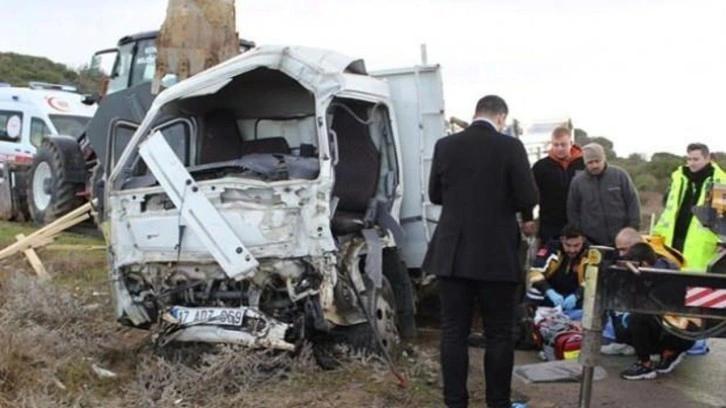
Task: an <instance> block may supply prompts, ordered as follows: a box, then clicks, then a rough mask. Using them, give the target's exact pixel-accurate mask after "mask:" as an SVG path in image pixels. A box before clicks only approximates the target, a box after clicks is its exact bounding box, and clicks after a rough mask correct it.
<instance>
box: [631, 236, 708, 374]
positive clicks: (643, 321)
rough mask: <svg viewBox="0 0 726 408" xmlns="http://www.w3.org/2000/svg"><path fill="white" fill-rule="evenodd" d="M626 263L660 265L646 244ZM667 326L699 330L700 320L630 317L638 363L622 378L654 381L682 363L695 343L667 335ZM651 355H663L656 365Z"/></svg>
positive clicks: (668, 316) (640, 246) (635, 314)
mask: <svg viewBox="0 0 726 408" xmlns="http://www.w3.org/2000/svg"><path fill="white" fill-rule="evenodd" d="M623 260H624V261H627V262H630V263H632V264H633V265H634V266H636V267H653V266H659V265H658V264H659V262H658V256H657V255H656V253H655V251H654V250H653V248H652V247H651V246H650V245H648V244H646V243H644V242H643V243H637V244H635V245H633V246H632V247H631V248H630V249H629V250H628V252H627V253H626V254H625V256H623ZM671 265H672V264H671ZM673 269H677V268H675V267H674V268H673ZM664 324H670V325H677V326H681V327H680V328H681V329H686V328H696V327H697V326H698V325H700V321H699V320H698V319H688V318H683V317H678V316H671V315H667V316H656V315H644V314H639V313H633V314H631V315H630V322H629V325H628V328H629V330H630V336H631V339H632V342H633V347H635V354H636V356H637V357H638V360H637V361H636V362H634V363H633V364H632V365H631V366H630V367H628V368H627V369H626V370H625V371H623V372H621V373H620V377H622V378H623V379H626V380H651V379H654V378H656V377H657V376H658V374H666V373H670V372H671V371H673V369H674V368H676V366H677V365H678V364H680V363H681V362H682V361H683V359H684V358H685V357H686V351H688V349H690V348H691V347H692V346H693V344H694V342H693V341H691V340H685V339H682V338H680V337H676V336H674V335H672V334H670V333H668V332H667V331H666V330H665V329H664V328H663V325H664ZM652 354H656V355H660V360H659V361H658V362H657V363H656V362H654V361H652V360H651V358H650V356H651V355H652Z"/></svg>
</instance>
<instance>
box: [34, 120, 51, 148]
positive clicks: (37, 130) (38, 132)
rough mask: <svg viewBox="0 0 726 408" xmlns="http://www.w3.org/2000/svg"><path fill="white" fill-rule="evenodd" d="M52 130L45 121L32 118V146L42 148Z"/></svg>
mask: <svg viewBox="0 0 726 408" xmlns="http://www.w3.org/2000/svg"><path fill="white" fill-rule="evenodd" d="M50 133H51V132H50V128H49V127H48V125H46V124H45V121H44V120H43V119H39V118H32V119H31V120H30V144H32V145H33V146H35V147H40V143H41V142H42V141H43V137H45V136H48V135H49V134H50Z"/></svg>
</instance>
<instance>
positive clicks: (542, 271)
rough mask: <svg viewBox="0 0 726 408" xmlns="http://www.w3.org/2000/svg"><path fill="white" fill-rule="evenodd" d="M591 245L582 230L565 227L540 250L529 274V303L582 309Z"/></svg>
mask: <svg viewBox="0 0 726 408" xmlns="http://www.w3.org/2000/svg"><path fill="white" fill-rule="evenodd" d="M588 247H589V244H588V243H587V241H586V239H585V234H584V233H583V232H582V231H580V230H579V229H577V228H575V227H572V226H569V225H568V226H565V228H564V229H563V230H562V233H561V234H560V238H559V239H555V240H552V241H551V242H550V243H549V244H548V245H547V246H546V247H545V248H542V249H540V250H539V252H537V258H536V259H535V261H534V263H533V265H532V269H531V270H530V272H529V275H528V280H529V284H530V288H529V289H528V290H527V298H526V303H527V304H529V305H532V306H535V307H538V306H549V307H553V306H561V307H562V309H563V310H565V311H571V310H574V309H581V308H582V296H583V293H584V286H583V285H584V283H585V263H586V261H587V259H586V257H585V254H586V253H587V249H588Z"/></svg>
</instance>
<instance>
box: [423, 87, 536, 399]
mask: <svg viewBox="0 0 726 408" xmlns="http://www.w3.org/2000/svg"><path fill="white" fill-rule="evenodd" d="M507 114H508V108H507V105H506V103H505V102H504V100H503V99H502V98H500V97H498V96H493V95H490V96H485V97H484V98H482V99H480V100H479V102H478V103H477V106H476V114H475V117H474V121H473V122H472V124H471V126H469V127H468V128H466V129H465V130H464V131H462V132H460V133H456V134H453V135H450V136H447V137H445V138H443V139H440V140H439V141H438V142H437V143H436V147H435V149H434V157H433V163H432V167H431V177H430V180H429V197H430V199H431V202H433V203H434V204H440V205H442V210H441V217H440V218H439V223H438V226H437V227H436V231H435V233H434V236H433V238H432V240H431V243H430V246H429V249H428V251H427V253H426V257H425V259H424V264H423V268H424V269H425V270H426V271H427V272H430V273H433V274H435V275H437V276H438V278H439V279H438V283H439V290H440V297H441V323H442V337H441V365H442V370H443V378H444V402H445V404H446V406H447V407H466V406H467V404H468V399H469V396H468V391H467V388H466V381H467V376H468V372H469V350H468V347H467V338H468V336H469V332H470V328H471V323H472V315H473V311H474V305H475V304H478V305H479V307H480V313H481V316H482V320H483V326H484V331H485V333H486V353H485V357H484V365H485V379H486V385H487V387H486V400H487V405H488V406H489V407H507V408H509V407H510V406H511V402H510V392H511V373H512V367H513V364H514V341H513V337H512V327H513V326H514V295H515V289H516V288H517V285H518V284H520V283H522V281H523V273H522V270H521V268H522V266H521V264H520V262H519V257H518V250H519V245H520V230H519V226H518V223H517V217H516V213H517V212H523V211H530V210H531V209H532V207H534V205H535V204H536V203H537V188H536V186H535V184H534V178H533V177H532V172H531V170H530V167H529V161H528V159H527V153H526V151H525V149H524V146H523V145H522V142H520V141H519V140H518V139H515V138H513V137H510V136H506V135H503V134H501V133H500V132H499V131H500V129H502V127H503V126H504V124H505V121H506V117H507ZM477 300H478V303H477Z"/></svg>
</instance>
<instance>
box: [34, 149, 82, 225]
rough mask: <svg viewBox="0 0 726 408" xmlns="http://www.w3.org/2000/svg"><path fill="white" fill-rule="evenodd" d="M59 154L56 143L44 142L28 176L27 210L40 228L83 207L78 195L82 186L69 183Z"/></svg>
mask: <svg viewBox="0 0 726 408" xmlns="http://www.w3.org/2000/svg"><path fill="white" fill-rule="evenodd" d="M62 154H63V152H62V151H61V150H60V149H59V148H58V146H57V145H56V144H55V143H52V142H50V141H48V140H44V141H43V143H42V144H41V145H40V147H39V148H38V150H37V152H36V155H35V158H34V159H33V165H32V167H31V168H30V172H29V173H28V186H27V188H28V190H27V191H28V208H29V209H30V216H31V217H32V219H33V221H34V222H35V223H37V224H39V225H44V224H47V223H50V222H51V221H53V220H55V219H56V218H59V217H61V216H62V215H64V214H66V213H67V212H69V211H71V210H73V209H75V208H77V207H78V206H80V205H81V204H82V203H83V201H82V199H81V197H79V196H78V195H77V194H78V193H79V192H80V191H82V189H83V185H82V184H79V183H76V182H71V181H68V177H67V175H66V170H65V167H64V161H63V157H62Z"/></svg>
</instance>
